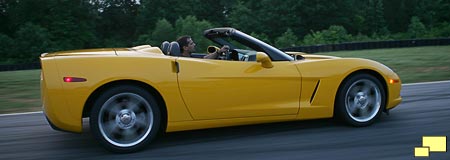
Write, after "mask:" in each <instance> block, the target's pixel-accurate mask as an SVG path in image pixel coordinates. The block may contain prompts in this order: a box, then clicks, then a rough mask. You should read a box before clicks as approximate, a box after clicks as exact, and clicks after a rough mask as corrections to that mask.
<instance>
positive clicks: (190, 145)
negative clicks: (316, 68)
mask: <svg viewBox="0 0 450 160" xmlns="http://www.w3.org/2000/svg"><path fill="white" fill-rule="evenodd" d="M402 96H403V100H404V101H403V102H402V104H401V105H400V106H398V107H397V108H395V109H393V110H391V112H390V113H391V114H390V115H389V116H388V115H385V114H383V115H382V116H381V118H380V119H379V121H377V122H376V123H375V124H374V125H372V126H369V127H363V128H354V127H349V126H346V125H342V124H340V123H337V122H335V121H333V120H332V119H325V120H313V121H297V122H283V123H272V124H261V125H250V126H238V127H227V128H216V129H206V130H196V131H184V132H175V133H168V134H167V135H165V136H163V137H160V138H159V139H158V140H157V141H156V142H155V143H153V144H152V145H150V146H148V147H147V148H146V149H144V150H143V151H140V152H137V153H132V154H113V153H110V152H108V151H106V150H104V149H103V148H102V147H101V146H100V145H99V144H97V143H96V142H95V141H96V140H95V139H94V138H93V137H92V136H91V134H90V131H89V128H88V127H85V131H86V132H84V133H82V134H74V133H65V132H59V131H54V130H52V129H51V128H50V126H49V125H48V123H47V122H46V120H45V118H44V116H43V114H42V113H34V114H23V115H2V116H0V122H1V123H0V125H1V126H0V159H14V160H15V159H96V160H101V159H105V160H111V159H151V160H154V159H155V160H158V159H160V160H170V159H192V160H200V159H213V160H216V159H224V160H230V159H245V160H249V159H255V160H266V159H275V160H280V159H305V160H309V159H333V160H338V159H342V160H350V159H363V160H368V159H377V160H378V159H398V160H408V159H423V158H415V157H414V147H421V146H422V136H425V135H433V136H447V146H448V145H449V144H450V143H449V138H450V137H449V135H450V81H447V82H440V83H425V84H414V85H404V86H403V90H402ZM84 124H86V126H87V124H88V123H87V120H84ZM426 159H441V160H444V159H450V152H449V150H448V147H447V152H446V153H433V152H432V153H430V157H429V158H426Z"/></svg>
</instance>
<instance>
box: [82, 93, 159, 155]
mask: <svg viewBox="0 0 450 160" xmlns="http://www.w3.org/2000/svg"><path fill="white" fill-rule="evenodd" d="M160 123H161V115H160V110H159V107H158V103H157V102H156V100H155V99H154V98H153V96H152V95H151V94H150V93H148V92H147V91H145V90H143V89H142V88H139V87H136V86H132V85H122V86H116V87H113V88H111V89H109V90H107V91H105V92H103V93H102V95H101V96H99V97H98V99H97V100H96V101H95V103H94V108H93V109H92V112H91V117H90V126H91V130H92V134H93V135H94V137H95V138H96V139H98V140H99V141H100V143H101V144H102V145H103V146H104V147H105V148H106V149H108V150H110V151H113V152H119V153H127V152H134V151H137V150H139V149H142V148H143V147H145V146H146V145H147V144H148V143H150V142H151V141H152V139H154V138H155V137H156V135H157V133H158V130H159V128H160Z"/></svg>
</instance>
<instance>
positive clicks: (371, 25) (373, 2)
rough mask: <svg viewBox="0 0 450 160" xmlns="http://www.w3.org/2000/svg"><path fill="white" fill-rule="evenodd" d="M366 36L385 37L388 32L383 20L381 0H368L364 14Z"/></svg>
mask: <svg viewBox="0 0 450 160" xmlns="http://www.w3.org/2000/svg"><path fill="white" fill-rule="evenodd" d="M365 21H366V29H367V30H366V32H365V33H367V34H378V35H387V34H389V30H388V28H387V25H386V20H385V19H384V6H383V1H382V0H369V1H368V6H367V12H366V18H365Z"/></svg>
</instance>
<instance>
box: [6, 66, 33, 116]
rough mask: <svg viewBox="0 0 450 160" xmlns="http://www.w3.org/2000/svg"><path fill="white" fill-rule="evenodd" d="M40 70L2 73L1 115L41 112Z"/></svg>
mask: <svg viewBox="0 0 450 160" xmlns="http://www.w3.org/2000/svg"><path fill="white" fill-rule="evenodd" d="M39 77H40V70H25V71H8V72H0V113H15V112H28V111H39V110H41V100H40V98H41V97H40V96H41V93H40V89H39Z"/></svg>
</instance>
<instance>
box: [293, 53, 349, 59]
mask: <svg viewBox="0 0 450 160" xmlns="http://www.w3.org/2000/svg"><path fill="white" fill-rule="evenodd" d="M286 53H287V54H289V55H291V56H293V57H295V59H296V60H301V59H303V58H305V59H307V60H323V59H336V58H340V57H335V56H325V55H317V54H307V53H304V52H286ZM297 56H301V57H303V58H298V57H297Z"/></svg>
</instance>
